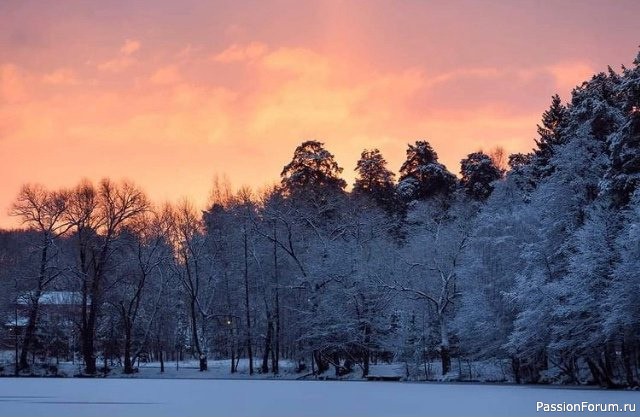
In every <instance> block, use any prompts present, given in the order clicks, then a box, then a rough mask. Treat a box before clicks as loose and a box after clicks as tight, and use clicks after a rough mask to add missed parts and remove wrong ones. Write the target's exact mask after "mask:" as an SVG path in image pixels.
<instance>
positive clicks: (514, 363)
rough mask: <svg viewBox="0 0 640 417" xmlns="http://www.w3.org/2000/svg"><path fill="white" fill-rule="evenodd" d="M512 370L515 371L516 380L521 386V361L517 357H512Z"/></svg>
mask: <svg viewBox="0 0 640 417" xmlns="http://www.w3.org/2000/svg"><path fill="white" fill-rule="evenodd" d="M511 369H512V370H513V377H514V378H515V380H516V384H521V383H522V378H521V377H520V359H519V358H518V357H517V356H512V357H511Z"/></svg>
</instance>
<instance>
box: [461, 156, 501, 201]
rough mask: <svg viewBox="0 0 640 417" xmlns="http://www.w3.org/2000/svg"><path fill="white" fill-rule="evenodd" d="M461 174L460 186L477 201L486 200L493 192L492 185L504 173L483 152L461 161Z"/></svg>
mask: <svg viewBox="0 0 640 417" xmlns="http://www.w3.org/2000/svg"><path fill="white" fill-rule="evenodd" d="M460 173H461V174H462V178H461V179H460V184H461V185H462V187H463V188H464V191H465V193H467V195H469V196H470V197H471V198H473V199H475V200H486V199H487V197H489V195H491V192H492V191H493V185H492V183H493V182H494V181H496V180H499V179H500V178H501V177H502V171H501V170H500V169H499V168H498V167H496V166H495V164H494V162H493V160H492V159H491V157H490V156H489V155H486V154H485V153H483V152H474V153H470V154H469V155H468V156H467V157H466V158H465V159H463V160H462V161H460Z"/></svg>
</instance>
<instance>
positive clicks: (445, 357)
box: [440, 314, 451, 375]
mask: <svg viewBox="0 0 640 417" xmlns="http://www.w3.org/2000/svg"><path fill="white" fill-rule="evenodd" d="M440 360H441V361H442V375H446V374H448V373H449V371H450V370H451V355H450V352H449V331H448V328H447V320H446V318H445V317H444V314H442V315H441V316H440Z"/></svg>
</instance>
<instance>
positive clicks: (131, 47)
mask: <svg viewBox="0 0 640 417" xmlns="http://www.w3.org/2000/svg"><path fill="white" fill-rule="evenodd" d="M138 49H140V42H139V41H136V40H132V39H127V40H126V41H125V42H124V45H122V47H121V48H120V53H122V54H123V55H131V54H133V53H134V52H136V51H137V50H138Z"/></svg>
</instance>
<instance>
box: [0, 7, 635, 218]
mask: <svg viewBox="0 0 640 417" xmlns="http://www.w3.org/2000/svg"><path fill="white" fill-rule="evenodd" d="M638 16H640V2H637V1H617V2H611V3H605V2H602V1H599V2H596V1H583V2H580V5H579V7H578V4H577V3H575V2H557V3H551V2H539V1H517V2H506V1H505V2H489V1H469V2H444V1H443V2H426V1H412V0H408V1H402V2H394V1H366V2H364V1H322V2H320V1H319V2H296V1H274V2H262V1H255V2H254V1H248V2H242V4H237V3H236V2H232V1H213V2H212V1H202V2H200V1H185V2H173V1H165V0H161V1H140V2H127V1H115V0H113V1H103V2H93V4H90V3H89V2H81V1H68V2H36V1H6V2H2V3H0V27H2V28H3V29H2V30H0V158H1V163H0V178H1V179H0V181H1V183H0V184H1V186H0V227H12V226H16V225H17V222H16V220H15V219H12V218H10V217H9V216H8V213H7V212H8V210H9V207H10V205H11V202H12V201H13V200H14V198H15V196H16V194H17V193H18V190H19V188H20V186H21V185H22V184H24V183H27V182H38V183H42V184H44V185H46V186H50V187H62V186H72V185H74V184H76V183H77V182H78V181H79V180H80V179H81V178H83V177H86V178H90V179H94V180H97V179H99V178H101V177H105V176H109V177H112V178H115V179H119V178H129V179H131V180H133V181H134V182H136V183H137V184H139V185H140V186H141V187H142V188H144V189H145V190H146V191H147V192H148V193H149V195H150V197H151V198H152V199H153V200H154V201H159V202H161V201H164V200H170V201H175V200H177V199H178V198H182V197H188V198H190V199H192V200H193V201H194V202H195V203H196V204H197V205H199V206H202V207H204V205H205V204H206V202H207V199H208V196H209V191H210V188H211V183H212V179H213V177H214V176H215V175H216V174H217V175H226V176H227V177H228V178H229V179H230V181H231V183H232V184H233V185H234V186H236V187H239V186H241V185H250V186H252V187H254V188H259V187H261V186H263V185H267V184H269V183H273V182H275V181H278V175H279V174H280V171H281V170H282V167H283V166H284V165H285V164H286V163H287V162H288V161H289V160H290V158H291V155H292V153H293V150H294V148H295V146H296V145H297V144H299V143H300V142H301V141H303V140H305V139H311V138H313V139H318V140H321V141H323V142H324V143H325V145H326V147H327V149H329V150H330V151H331V152H332V153H334V154H335V156H336V159H337V161H338V162H339V164H340V165H341V166H342V167H343V168H344V173H343V176H344V178H345V179H346V180H347V182H348V183H349V184H351V183H352V182H353V168H354V166H355V162H356V160H357V159H358V157H359V155H360V152H361V151H362V150H363V149H364V148H374V147H377V148H379V149H380V150H381V151H382V153H383V154H384V156H385V157H386V158H387V159H388V161H389V164H390V168H391V169H392V170H394V171H397V170H398V168H399V167H400V165H401V163H402V160H403V157H404V153H405V149H406V145H407V143H409V142H412V141H415V140H416V139H419V138H425V139H427V140H429V141H430V142H431V144H432V145H433V147H434V148H435V150H436V151H437V152H438V154H439V156H440V159H441V161H442V162H443V163H444V164H445V165H447V167H449V169H450V170H451V171H453V172H458V170H459V161H460V159H461V158H462V157H463V156H465V155H466V154H468V153H470V152H472V151H476V150H478V149H490V148H493V147H495V146H497V145H499V146H502V147H504V148H505V149H506V151H507V152H508V153H511V152H518V151H528V150H529V149H530V148H531V147H532V146H533V137H534V135H535V131H536V123H538V122H539V119H540V114H541V113H542V112H543V111H544V110H545V109H546V108H547V106H548V105H549V102H550V97H551V95H552V94H554V93H556V92H557V93H559V94H560V95H561V96H562V97H563V98H564V99H566V98H568V97H569V95H570V91H571V89H572V88H573V87H574V86H575V85H576V84H579V83H581V82H582V81H584V80H586V79H588V78H590V76H591V75H592V74H593V73H595V72H599V71H604V70H606V68H607V65H608V64H626V65H628V64H630V61H631V59H633V57H634V56H635V54H636V52H637V45H638V42H639V39H640V38H639V36H638V35H639V34H640V31H638V20H637V19H638ZM609 22H611V23H609ZM594 27H598V28H599V29H598V30H594ZM621 57H624V58H625V59H626V61H624V62H622V61H621Z"/></svg>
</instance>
